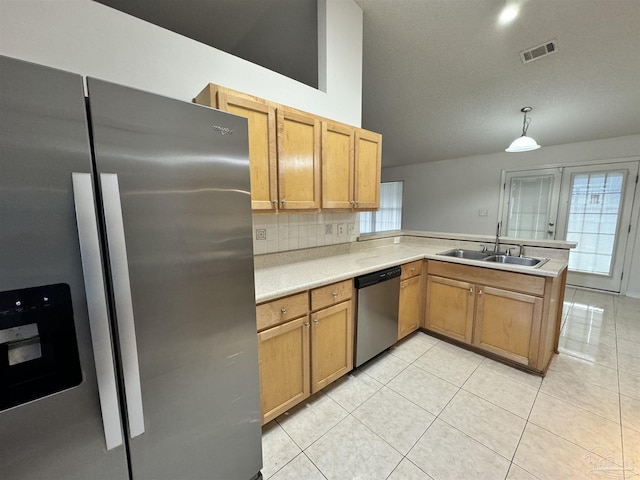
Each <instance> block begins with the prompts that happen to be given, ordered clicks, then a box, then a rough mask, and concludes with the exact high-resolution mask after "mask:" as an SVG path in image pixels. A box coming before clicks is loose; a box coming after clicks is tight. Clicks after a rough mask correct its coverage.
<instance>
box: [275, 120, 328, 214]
mask: <svg viewBox="0 0 640 480" xmlns="http://www.w3.org/2000/svg"><path fill="white" fill-rule="evenodd" d="M277 125H278V186H279V194H280V208H281V209H285V210H303V209H318V208H320V121H319V120H318V119H317V118H314V117H313V116H311V115H305V114H303V113H302V112H298V111H293V110H290V109H287V108H278V110H277Z"/></svg>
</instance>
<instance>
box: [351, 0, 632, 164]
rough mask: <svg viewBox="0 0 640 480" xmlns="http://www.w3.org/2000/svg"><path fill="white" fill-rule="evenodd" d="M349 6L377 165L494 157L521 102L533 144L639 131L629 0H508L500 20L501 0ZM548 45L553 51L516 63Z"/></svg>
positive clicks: (407, 0)
mask: <svg viewBox="0 0 640 480" xmlns="http://www.w3.org/2000/svg"><path fill="white" fill-rule="evenodd" d="M355 1H356V3H357V4H358V5H360V7H361V8H362V10H363V12H364V52H363V56H364V58H363V126H364V127H365V128H368V129H371V130H376V131H380V132H382V133H383V166H387V167H388V166H393V165H403V164H412V163H420V162H429V161H435V160H442V159H450V158H457V157H464V156H470V155H478V154H489V153H496V152H502V151H504V149H505V148H506V147H507V146H508V145H509V143H510V142H511V141H512V140H514V139H515V138H516V137H517V136H519V135H520V134H521V130H522V121H523V114H522V113H520V109H521V108H522V107H524V106H531V107H533V111H532V112H531V114H530V117H531V119H532V120H531V124H530V126H529V131H528V134H529V136H531V137H533V138H535V139H536V140H537V141H538V143H540V144H541V145H542V146H543V148H544V146H549V145H558V144H565V143H573V142H581V141H586V140H595V139H603V138H610V137H617V136H624V135H631V134H640V1H638V0H528V1H518V2H517V4H518V5H520V13H519V15H518V16H517V17H516V18H515V19H514V20H513V21H512V22H511V23H509V24H506V25H500V24H499V22H498V16H499V14H500V12H501V11H502V9H503V8H504V7H505V0H446V1H445V0H355ZM510 3H513V2H510ZM552 39H555V40H557V45H558V50H557V52H556V53H554V54H551V55H548V56H546V57H542V58H539V59H537V60H534V61H533V62H530V63H527V64H524V63H523V62H522V60H521V59H520V55H519V53H520V52H521V51H523V50H526V49H528V48H530V47H535V46H537V45H540V44H542V43H545V42H547V41H549V40H552ZM638 154H639V155H640V151H639V152H638ZM514 155H517V154H514ZM559 160H560V159H559Z"/></svg>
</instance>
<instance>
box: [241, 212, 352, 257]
mask: <svg viewBox="0 0 640 480" xmlns="http://www.w3.org/2000/svg"><path fill="white" fill-rule="evenodd" d="M359 234H360V218H359V214H358V213H289V214H280V215H270V214H259V215H258V214H256V215H253V251H254V253H255V254H256V255H260V254H263V253H276V252H284V251H287V250H298V249H300V248H310V247H319V246H323V245H335V244H338V243H348V242H355V241H356V239H357V238H358V236H359Z"/></svg>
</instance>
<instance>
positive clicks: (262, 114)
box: [218, 89, 278, 210]
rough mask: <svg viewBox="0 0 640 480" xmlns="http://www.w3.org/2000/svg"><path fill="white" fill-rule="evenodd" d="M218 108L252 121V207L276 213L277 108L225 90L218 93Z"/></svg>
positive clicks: (250, 146) (250, 140)
mask: <svg viewBox="0 0 640 480" xmlns="http://www.w3.org/2000/svg"><path fill="white" fill-rule="evenodd" d="M218 108H219V109H220V110H224V111H226V112H230V113H234V114H236V115H240V116H242V117H246V118H247V119H248V120H249V161H250V164H251V208H252V209H253V210H276V209H277V207H278V174H277V160H276V112H275V108H274V107H273V106H271V105H269V104H268V103H266V102H260V101H257V100H253V99H249V98H243V97H242V96H241V95H236V94H234V93H233V92H230V91H227V90H222V89H221V90H219V91H218Z"/></svg>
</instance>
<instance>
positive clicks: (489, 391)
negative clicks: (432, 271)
mask: <svg viewBox="0 0 640 480" xmlns="http://www.w3.org/2000/svg"><path fill="white" fill-rule="evenodd" d="M560 352H561V353H560V354H559V355H557V356H556V357H555V358H554V359H553V361H552V363H551V367H550V369H549V371H548V373H547V375H546V377H545V378H544V380H543V379H542V378H540V377H537V376H534V375H529V374H527V373H524V372H521V371H519V370H516V369H513V368H511V367H507V366H505V365H502V364H500V363H497V362H494V361H492V360H490V359H488V358H484V357H482V356H480V355H476V354H475V353H471V352H469V351H466V350H463V349H460V348H457V347H455V346H452V345H450V344H448V343H445V342H442V341H440V340H438V339H435V338H433V337H431V336H429V335H426V334H424V333H415V334H414V335H412V336H411V337H409V338H408V339H406V340H404V341H403V342H401V343H400V344H399V345H397V346H396V347H394V348H392V349H391V350H390V351H389V352H387V353H384V354H382V355H381V356H379V357H378V358H377V359H375V360H373V361H372V362H370V363H369V364H367V365H365V366H363V367H362V368H360V369H358V370H356V371H355V372H353V373H352V374H350V375H347V376H346V377H343V378H342V379H340V380H338V381H337V382H335V383H334V384H333V385H331V386H329V387H328V388H326V389H324V390H323V391H322V392H319V393H318V394H316V395H314V396H313V397H311V398H310V399H309V400H308V401H306V402H304V403H303V404H301V405H298V406H297V407H296V408H294V409H292V410H291V411H290V412H287V413H285V414H283V415H281V416H280V417H278V418H277V419H276V420H274V421H272V422H270V423H269V424H268V425H265V427H264V429H263V453H264V463H265V466H264V469H263V471H262V473H263V475H264V478H265V479H273V480H286V479H292V480H306V479H310V480H315V479H318V480H321V479H329V480H332V479H335V480H350V479H363V480H376V479H389V480H401V479H407V480H414V479H415V480H424V479H436V480H438V479H455V480H466V479H470V480H476V479H491V480H493V479H509V480H516V479H518V480H525V479H536V478H537V479H553V480H565V479H581V478H585V479H592V480H593V479H599V478H603V479H604V478H619V479H623V478H627V479H629V478H635V479H640V300H635V299H631V298H628V297H615V296H611V295H605V294H600V293H593V292H587V291H583V290H575V289H572V288H568V289H567V292H566V297H565V305H564V314H563V325H562V330H561V338H560Z"/></svg>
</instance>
